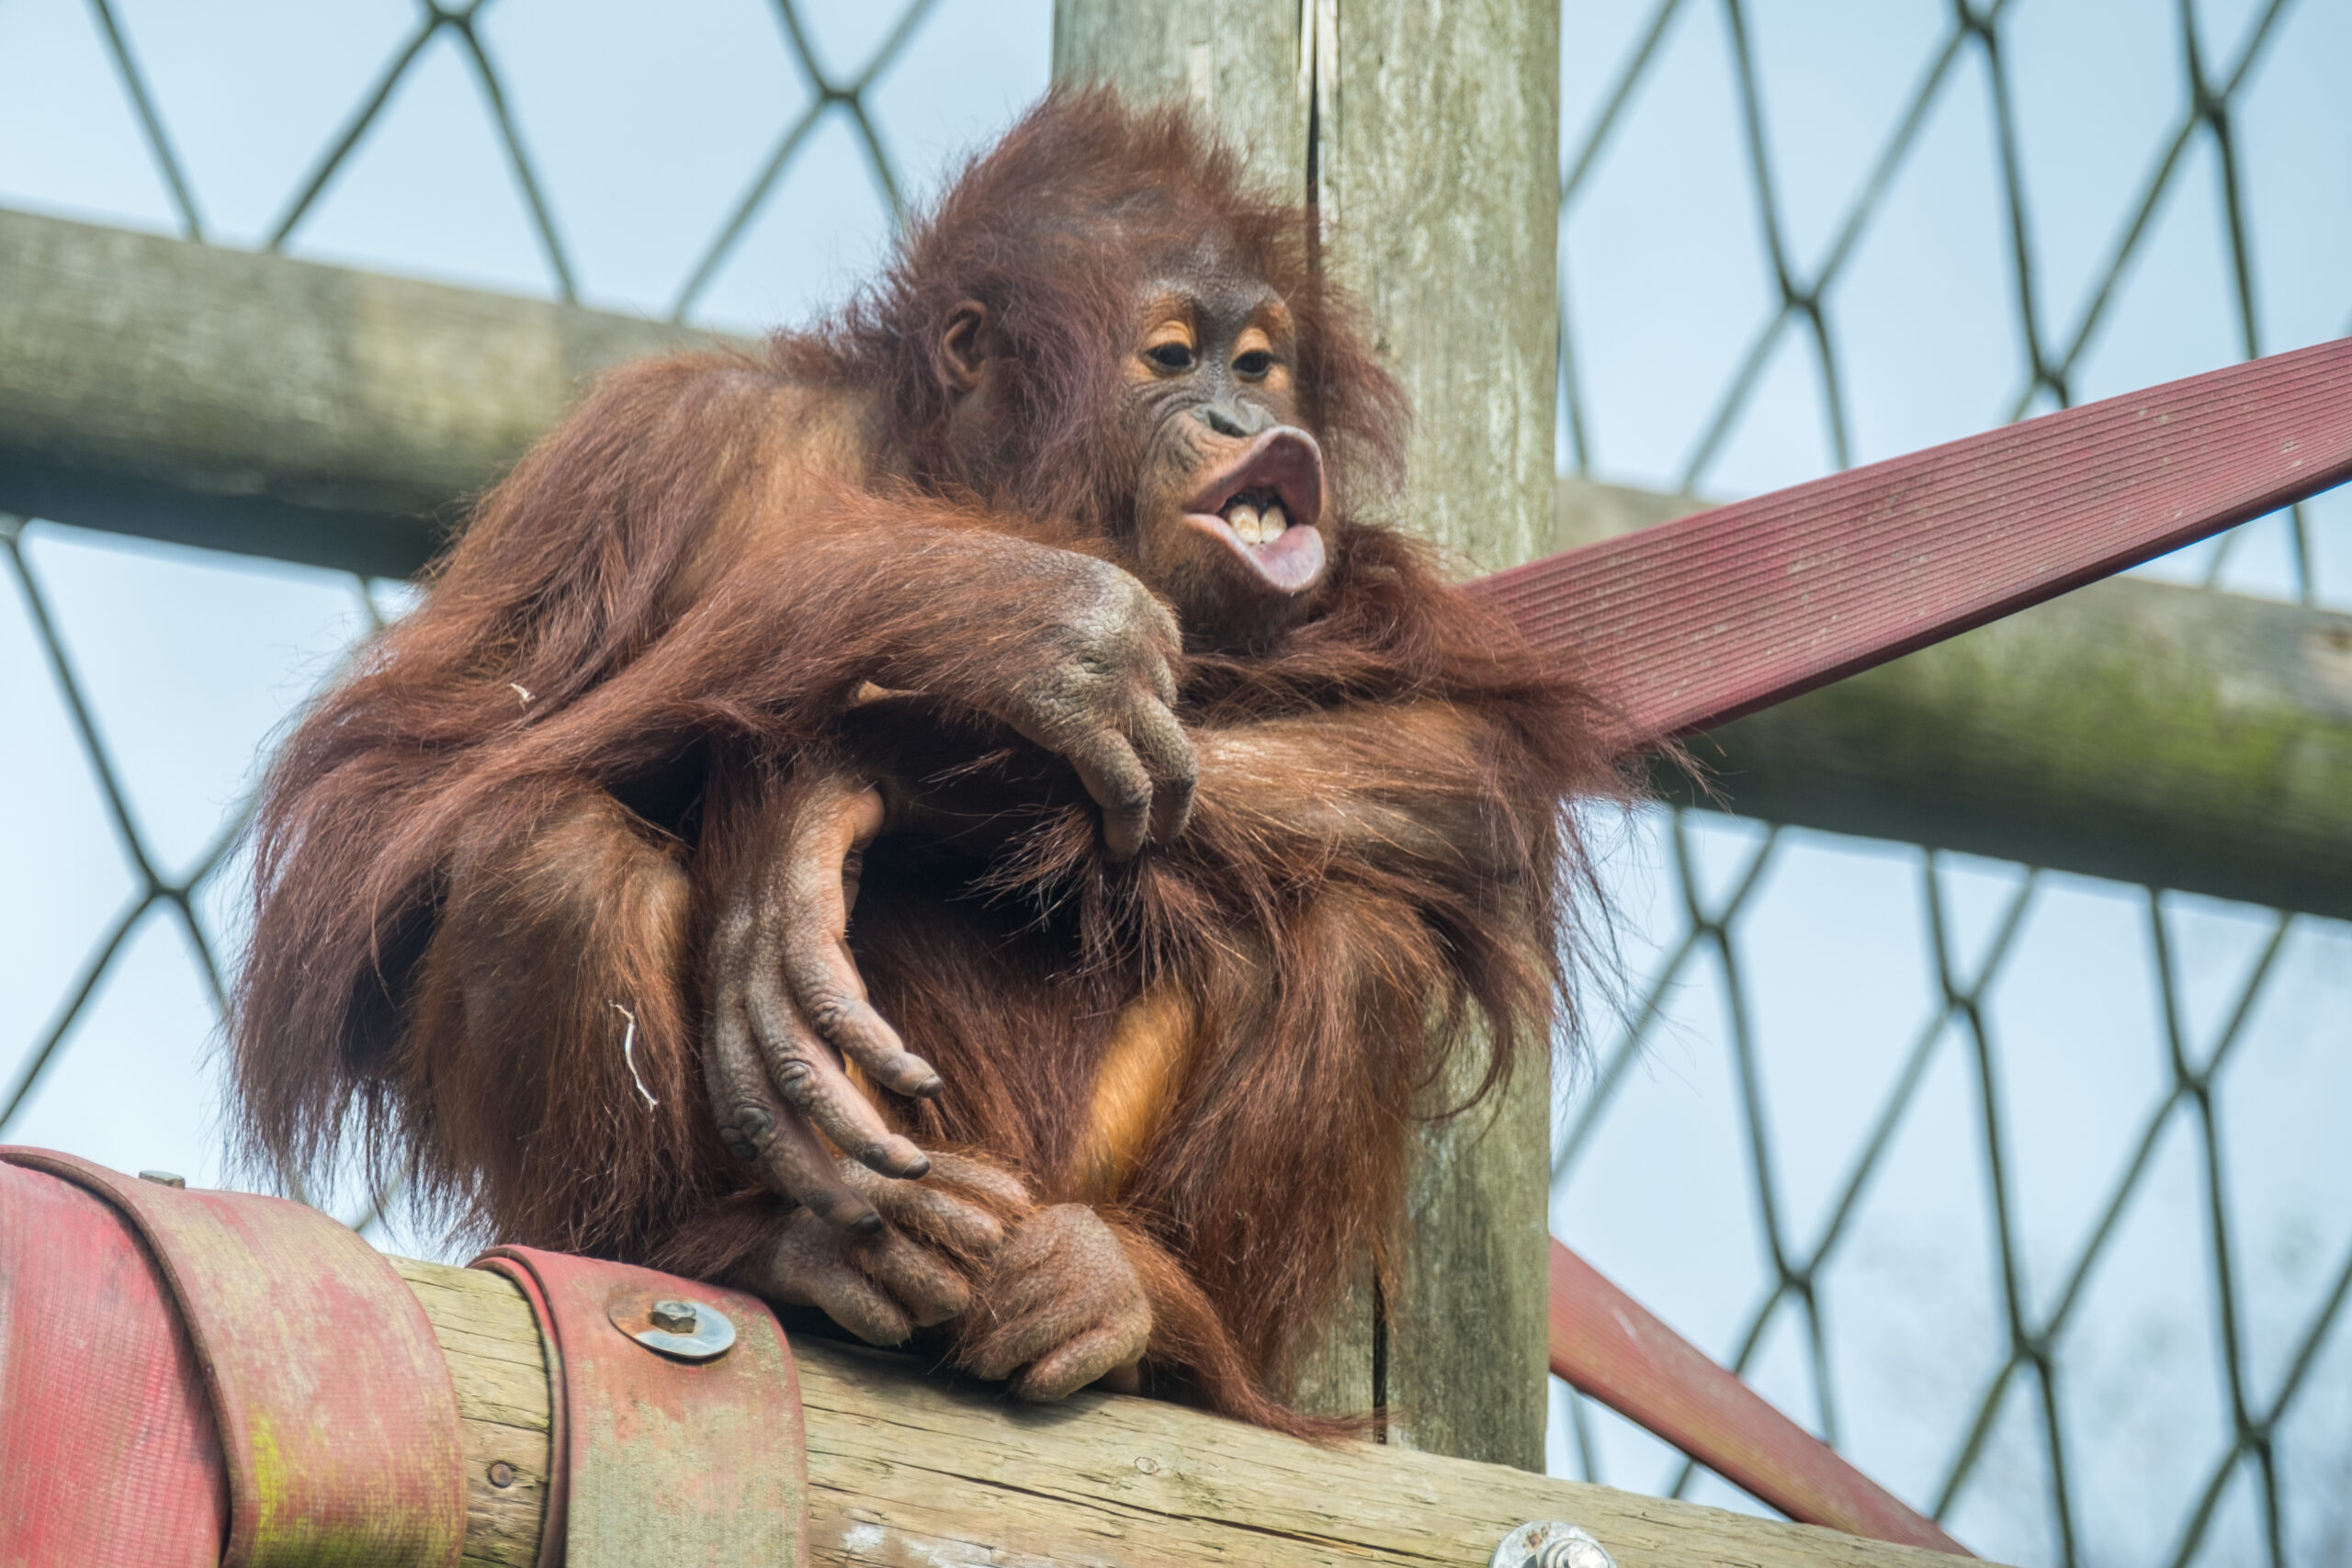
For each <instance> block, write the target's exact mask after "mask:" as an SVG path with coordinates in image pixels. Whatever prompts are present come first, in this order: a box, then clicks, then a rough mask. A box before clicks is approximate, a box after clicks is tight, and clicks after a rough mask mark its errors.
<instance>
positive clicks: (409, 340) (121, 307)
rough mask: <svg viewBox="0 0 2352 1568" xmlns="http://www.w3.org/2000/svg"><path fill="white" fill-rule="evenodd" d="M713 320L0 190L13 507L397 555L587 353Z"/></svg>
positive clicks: (519, 446)
mask: <svg viewBox="0 0 2352 1568" xmlns="http://www.w3.org/2000/svg"><path fill="white" fill-rule="evenodd" d="M714 341H716V340H714V339H713V338H711V337H710V336H709V335H708V334H707V333H696V332H694V331H691V330H689V329H686V328H682V327H673V326H665V325H661V324H658V323H655V322H651V321H640V320H638V319H636V318H634V317H628V316H616V315H610V314H606V313H605V312H601V311H596V310H580V309H578V308H576V307H572V306H566V305H554V304H548V303H546V302H544V301H540V300H534V299H513V298H510V297H508V296H505V295H499V294H486V293H482V292H481V291H479V290H476V289H469V288H450V287H448V286H447V285H443V284H435V283H423V282H418V281H415V280H413V279H410V278H400V277H387V276H381V275H379V274H376V273H368V272H358V271H354V270H352V269H350V268H346V267H333V266H321V265H315V264H313V263H310V262H300V261H294V260H291V259H289V258H288V257H285V256H275V255H261V254H254V253H252V252H247V251H231V250H218V249H214V248H212V247H210V246H207V245H197V244H190V243H187V242H184V241H180V240H167V239H162V238H159V237H157V236H154V235H151V234H139V233H133V232H130V231H127V230H122V229H107V228H99V227H96V226H93V225H91V224H87V223H71V222H67V221H65V220H62V219H55V218H43V217H36V216H33V215H30V214H28V213H21V212H10V211H6V210H0V511H6V512H14V513H19V514H22V515H28V516H43V517H52V518H55V519H57V520H58V521H60V522H65V523H75V524H80V525H85V526H87V527H95V528H107V529H112V530H114V531H116V532H119V533H125V534H138V535H143V536H148V537H151V538H161V539H169V540H173V541H175V542H178V543H183V544H195V545H203V546H207V547H212V548H215V549H225V550H237V551H242V552H245V553H248V554H254V555H266V556H275V557H277V558H282V559H288V560H299V561H307V562H311V563H312V564H316V565H322V566H336V567H346V568H349V569H350V570H355V571H364V572H369V573H373V574H379V575H384V576H404V575H406V574H408V573H410V572H413V571H414V570H416V569H417V568H418V567H420V566H422V565H423V564H424V561H425V559H426V558H427V557H429V556H430V555H431V554H432V552H433V550H434V548H435V546H436V545H437V544H438V542H439V540H440V538H441V537H442V535H443V533H444V531H445V530H446V529H447V526H448V525H449V524H450V523H451V522H453V521H454V519H455V506H456V503H457V502H459V501H460V500H461V498H463V497H464V496H466V495H468V494H469V493H471V492H472V491H478V490H480V489H481V488H482V487H483V486H485V485H487V484H489V483H491V482H492V480H494V479H497V478H498V476H499V475H500V473H501V472H503V470H504V468H505V467H506V466H507V465H508V464H510V463H512V462H513V461H514V460H515V457H519V456H520V455H521V454H522V452H523V451H524V449H525V448H526V447H527V446H529V445H530V444H531V443H532V441H534V440H535V439H537V437H538V436H539V434H541V433H543V432H544V431H546V430H547V429H548V426H550V425H552V424H553V423H555V422H556V420H557V419H558V418H560V416H561V415H562V413H563V412H564V410H565V409H566V408H567V407H569V406H570V404H571V400H573V398H574V397H576V396H577V395H578V393H579V390H580V388H581V386H582V381H583V380H584V379H585V378H587V377H588V376H589V375H590V373H592V372H594V371H595V370H596V369H598V368H600V367H604V366H606V365H610V364H612V363H614V362H615V361H617V360H622V359H628V358H631V357H633V356H636V355H644V354H650V353H655V352H658V351H659V350H661V349H663V348H666V347H671V346H673V345H676V344H708V343H711V342H714Z"/></svg>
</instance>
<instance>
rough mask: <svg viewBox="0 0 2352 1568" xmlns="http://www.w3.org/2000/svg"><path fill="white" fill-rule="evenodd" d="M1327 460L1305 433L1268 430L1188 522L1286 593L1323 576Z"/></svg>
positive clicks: (1206, 493)
mask: <svg viewBox="0 0 2352 1568" xmlns="http://www.w3.org/2000/svg"><path fill="white" fill-rule="evenodd" d="M1322 512H1323V455H1322V453H1321V452H1320V451H1318V450H1317V448H1316V446H1315V438H1314V437H1313V436H1311V435H1308V434H1306V432H1305V431H1303V430H1296V429H1292V428H1289V427H1283V428H1280V429H1275V430H1270V431H1267V432H1266V433H1265V434H1262V435H1261V436H1259V437H1258V439H1257V440H1255V441H1253V442H1251V443H1250V447H1249V449H1248V450H1247V451H1245V452H1243V453H1242V454H1241V456H1240V457H1238V458H1237V459H1235V461H1234V462H1233V463H1232V464H1231V465H1229V466H1228V467H1227V468H1226V469H1225V470H1224V471H1223V472H1221V473H1219V474H1218V475H1217V476H1216V478H1214V479H1211V480H1210V481H1209V482H1208V483H1207V484H1205V485H1204V486H1203V487H1202V488H1201V490H1200V491H1198V492H1197V493H1196V494H1195V496H1194V499H1193V502H1192V503H1191V504H1190V505H1188V506H1186V507H1185V508H1184V517H1185V521H1186V522H1188V523H1191V524H1192V525H1193V526H1194V527H1196V528H1200V529H1202V530H1204V532H1207V533H1210V534H1214V535H1216V536H1217V537H1218V538H1220V539H1222V540H1223V541H1224V542H1225V543H1226V544H1227V546H1228V547H1231V548H1232V549H1233V550H1234V551H1235V552H1236V553H1237V554H1238V555H1239V556H1240V557H1241V558H1242V559H1243V560H1245V561H1247V562H1248V563H1249V564H1250V567H1251V568H1252V569H1253V570H1255V571H1256V572H1257V574H1258V575H1259V576H1260V577H1261V578H1263V579H1264V580H1265V581H1266V582H1267V584H1268V585H1269V586H1271V587H1272V588H1275V589H1277V590H1279V591H1280V592H1284V593H1296V592H1300V591H1302V590H1304V589H1306V588H1308V587H1310V586H1312V585H1313V584H1314V582H1315V581H1316V580H1317V578H1319V577H1320V576H1322V574H1323V536H1322V534H1321V533H1320V532H1318V531H1317V528H1316V523H1317V521H1318V520H1319V519H1320V517H1321V516H1322Z"/></svg>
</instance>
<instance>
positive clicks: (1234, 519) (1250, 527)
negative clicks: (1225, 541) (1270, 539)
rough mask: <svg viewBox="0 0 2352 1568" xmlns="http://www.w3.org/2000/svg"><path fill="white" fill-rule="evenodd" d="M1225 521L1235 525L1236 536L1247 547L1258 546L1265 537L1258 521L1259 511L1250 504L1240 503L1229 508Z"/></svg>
mask: <svg viewBox="0 0 2352 1568" xmlns="http://www.w3.org/2000/svg"><path fill="white" fill-rule="evenodd" d="M1225 520H1226V521H1227V523H1229V524H1231V525H1233V532H1234V535H1235V536H1236V537H1238V539H1239V540H1240V541H1241V542H1242V543H1243V544H1245V545H1254V544H1257V543H1259V542H1260V541H1261V540H1262V539H1263V538H1264V537H1265V534H1264V531H1263V529H1262V528H1261V525H1260V524H1259V521H1258V509H1257V508H1256V507H1254V506H1252V505H1250V503H1249V502H1238V503H1236V504H1235V505H1233V506H1232V507H1230V508H1228V509H1227V512H1226V513H1225Z"/></svg>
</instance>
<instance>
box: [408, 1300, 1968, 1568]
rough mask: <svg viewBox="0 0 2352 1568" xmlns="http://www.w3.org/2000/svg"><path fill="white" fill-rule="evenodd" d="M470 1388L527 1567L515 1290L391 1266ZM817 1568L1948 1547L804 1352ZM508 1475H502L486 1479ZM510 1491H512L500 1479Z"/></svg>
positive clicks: (476, 1518)
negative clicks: (1013, 1399)
mask: <svg viewBox="0 0 2352 1568" xmlns="http://www.w3.org/2000/svg"><path fill="white" fill-rule="evenodd" d="M393 1266H394V1267H395V1268H396V1269H399V1270H400V1272H401V1277H402V1278H404V1279H405V1280H408V1281H409V1284H410V1286H411V1288H412V1289H413V1290H414V1291H415V1292H416V1295H417V1299H418V1301H420V1302H421V1303H424V1311H425V1315H426V1316H427V1317H428V1318H429V1319H431V1321H432V1323H433V1326H434V1332H435V1336H436V1337H438V1338H439V1340H440V1342H441V1346H442V1348H443V1350H444V1351H445V1352H446V1353H447V1357H448V1359H449V1366H450V1371H451V1373H452V1376H453V1377H454V1379H455V1381H456V1383H457V1388H458V1416H459V1419H460V1422H461V1424H462V1428H463V1438H464V1442H465V1446H466V1484H467V1519H468V1523H467V1531H466V1545H465V1557H464V1560H465V1561H466V1562H470V1563H485V1564H487V1563H498V1564H504V1565H526V1564H529V1563H532V1562H536V1561H537V1550H538V1542H539V1536H540V1533H541V1529H542V1527H543V1522H544V1521H543V1518H542V1514H543V1510H544V1506H545V1498H546V1490H545V1487H546V1480H547V1476H548V1454H549V1451H550V1450H549V1441H548V1431H549V1419H550V1413H551V1405H550V1402H549V1395H548V1380H547V1371H546V1359H545V1354H544V1352H543V1350H542V1349H541V1348H540V1342H539V1334H538V1327H537V1323H536V1322H535V1321H534V1320H533V1318H532V1315H531V1309H530V1307H529V1306H528V1304H526V1303H525V1301H524V1299H523V1297H522V1294H521V1292H519V1291H517V1290H516V1288H515V1285H514V1284H513V1283H512V1282H511V1281H510V1280H506V1279H504V1278H503V1277H502V1276H499V1275H494V1274H489V1273H484V1272H481V1271H479V1270H474V1269H453V1268H450V1267H448V1266H447V1265H446V1264H438V1263H420V1262H414V1261H412V1260H409V1259H406V1258H395V1259H393ZM793 1354H794V1359H796V1360H797V1362H798V1364H799V1374H800V1395H801V1402H802V1404H803V1407H804V1409H805V1412H806V1416H807V1421H808V1435H809V1527H810V1529H809V1540H810V1542H811V1545H812V1548H813V1551H812V1554H811V1560H812V1562H816V1563H818V1564H836V1563H838V1564H844V1565H846V1564H888V1565H891V1568H933V1565H935V1564H938V1563H943V1562H990V1563H998V1564H1003V1565H1005V1568H1047V1565H1049V1564H1056V1563H1086V1564H1089V1565H1091V1568H1146V1565H1150V1568H1161V1565H1164V1564H1170V1563H1178V1562H1249V1563H1257V1564H1262V1565H1263V1568H1307V1565H1309V1564H1316V1565H1332V1564H1346V1563H1364V1564H1374V1563H1377V1564H1386V1565H1391V1568H1485V1565H1486V1564H1487V1562H1488V1560H1489V1558H1490V1557H1491V1555H1492V1553H1493V1551H1494V1549H1495V1547H1496V1546H1497V1545H1498V1543H1499V1542H1500V1541H1501V1540H1502V1538H1503V1537H1504V1536H1505V1535H1506V1534H1508V1533H1509V1532H1510V1530H1511V1529H1514V1528H1515V1527H1517V1526H1519V1525H1521V1524H1523V1523H1526V1522H1528V1521H1530V1520H1546V1519H1556V1520H1562V1521H1565V1522H1566V1523H1569V1524H1575V1525H1580V1526H1582V1527H1583V1528H1584V1529H1587V1530H1588V1531H1589V1532H1590V1533H1591V1534H1592V1535H1593V1536H1594V1538H1595V1539H1597V1540H1599V1541H1600V1543H1601V1545H1602V1546H1603V1547H1605V1548H1606V1549H1607V1550H1608V1551H1609V1552H1610V1554H1611V1556H1612V1557H1613V1558H1615V1559H1616V1561H1617V1563H1618V1565H1619V1568H1668V1565H1669V1564H1670V1565H1672V1568H1714V1565H1721V1568H1734V1565H1740V1568H1929V1565H1930V1564H1943V1565H1947V1568H1948V1565H1949V1564H1950V1563H1951V1558H1950V1557H1947V1556H1943V1555H1941V1554H1940V1553H1937V1552H1932V1551H1923V1550H1921V1549H1919V1548H1916V1547H1907V1546H1893V1545H1888V1544H1885V1543H1883V1542H1880V1541H1873V1540H1863V1539H1862V1538H1860V1537H1859V1536H1850V1535H1843V1534H1839V1533H1838V1532H1836V1531H1833V1530H1825V1529H1814V1528H1812V1527H1810V1526H1806V1525H1792V1524H1785V1523H1781V1522H1779V1521H1777V1520H1770V1519H1758V1518H1751V1517H1747V1516H1746V1515H1743V1514H1732V1513H1725V1512H1723V1511H1721V1510H1718V1509H1713V1508H1702V1507H1700V1506H1697V1505H1695V1504H1690V1503H1677V1502H1672V1501H1668V1500H1666V1499H1661V1498H1656V1497H1645V1496H1641V1495H1636V1494H1634V1493H1629V1492H1617V1491H1612V1490H1611V1489H1610V1488H1608V1487H1604V1486H1587V1485H1583V1484H1580V1483H1576V1482H1570V1481H1555V1480H1551V1479H1548V1478H1546V1477H1544V1476H1540V1475H1531V1474H1529V1473H1528V1472H1525V1471H1521V1470H1514V1469H1511V1468H1510V1467H1508V1466H1504V1465H1495V1464H1481V1463H1478V1462H1476V1461H1472V1460H1459V1459H1449V1458H1445V1457H1443V1456H1442V1455H1437V1454H1429V1453H1419V1452H1415V1451H1412V1450H1406V1449H1400V1448H1392V1447H1386V1446H1383V1445H1380V1444H1374V1443H1362V1442H1358V1443H1340V1444H1335V1445H1332V1446H1330V1447H1328V1448H1326V1447H1317V1446H1313V1445H1310V1444H1306V1443H1301V1442H1297V1441H1295V1440H1294V1439H1292V1438H1283V1437H1278V1436H1276V1435H1275V1434H1273V1433H1272V1432H1265V1431H1261V1430H1259V1429H1258V1428H1256V1427H1244V1426H1240V1425H1238V1424H1236V1423H1234V1422H1231V1421H1226V1420H1222V1419H1219V1418H1218V1417H1216V1416H1209V1415H1205V1414H1204V1413H1202V1412H1200V1411H1197V1410H1190V1409H1186V1408H1184V1407H1182V1406H1181V1405H1174V1404H1163V1403H1161V1402H1159V1401H1157V1400H1150V1399H1132V1398H1127V1397H1124V1396H1121V1395H1117V1394H1101V1393H1082V1394H1080V1395H1078V1396H1076V1397H1074V1398H1072V1399H1070V1400H1069V1401H1068V1402H1067V1403H1065V1404H1057V1405H1046V1406H1037V1405H1014V1404H1007V1403H1006V1402H1005V1401H1004V1399H1003V1397H1002V1395H1001V1393H1000V1392H999V1391H997V1390H995V1389H993V1388H987V1387H979V1386H974V1385H968V1384H966V1385H958V1384H955V1383H950V1382H945V1381H944V1380H942V1379H938V1378H933V1377H927V1376H924V1375H923V1374H922V1372H921V1371H918V1370H917V1368H916V1366H915V1365H914V1363H913V1362H911V1361H910V1360H909V1359H906V1358H903V1357H897V1356H888V1355H884V1354H882V1353H880V1352H876V1351H869V1350H865V1349H864V1348H854V1347H850V1346H845V1345H841V1344H837V1343H833V1342H831V1341H828V1340H822V1339H816V1338H812V1337H805V1336H804V1337H801V1338H800V1339H798V1340H797V1341H796V1342H795V1343H794V1346H793ZM493 1466H501V1467H503V1469H501V1470H499V1471H498V1472H497V1475H496V1478H495V1479H494V1478H493V1473H492V1467H493ZM502 1480H503V1484H499V1481H502Z"/></svg>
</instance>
